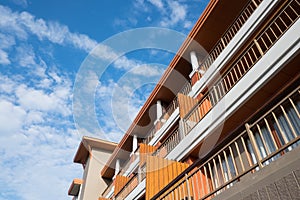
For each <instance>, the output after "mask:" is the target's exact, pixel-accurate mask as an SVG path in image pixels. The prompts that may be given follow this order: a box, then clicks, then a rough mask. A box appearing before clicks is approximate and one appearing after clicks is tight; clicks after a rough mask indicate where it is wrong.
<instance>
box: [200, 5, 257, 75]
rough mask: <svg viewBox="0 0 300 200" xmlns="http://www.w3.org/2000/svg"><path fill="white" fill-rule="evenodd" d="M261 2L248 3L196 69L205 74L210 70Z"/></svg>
mask: <svg viewBox="0 0 300 200" xmlns="http://www.w3.org/2000/svg"><path fill="white" fill-rule="evenodd" d="M261 2H262V0H253V1H249V3H248V4H247V5H246V6H245V8H244V9H243V10H242V11H241V13H240V14H239V16H238V17H237V18H236V19H235V20H234V22H233V23H232V24H231V25H230V26H229V27H228V29H227V30H226V31H225V33H224V34H223V35H222V37H221V38H220V39H219V40H218V42H217V43H216V45H215V46H214V48H213V49H212V50H211V51H210V52H209V54H208V55H207V56H206V57H205V58H204V59H203V60H202V62H201V63H200V65H199V69H198V70H199V71H203V72H205V71H207V70H208V69H209V68H210V66H211V65H212V64H213V62H214V61H215V60H216V59H217V58H218V56H219V55H220V54H221V53H222V51H223V50H224V49H225V48H226V47H227V45H228V44H229V42H230V41H231V40H232V39H233V37H234V36H235V35H236V34H237V32H238V31H239V30H240V29H241V27H242V26H243V25H244V24H245V23H246V21H247V20H248V19H249V17H250V16H251V15H252V14H253V13H254V11H255V10H256V8H257V7H258V6H259V4H260V3H261ZM202 75H203V74H202ZM199 76H200V75H199Z"/></svg>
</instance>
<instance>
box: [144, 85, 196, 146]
mask: <svg viewBox="0 0 300 200" xmlns="http://www.w3.org/2000/svg"><path fill="white" fill-rule="evenodd" d="M191 89H192V88H191V84H190V82H186V84H185V85H184V86H183V87H182V89H181V90H180V91H179V92H178V93H181V94H185V95H187V94H188V93H189V92H190V91H191ZM177 108H178V97H177V96H176V97H175V98H174V99H173V101H172V102H171V103H170V104H169V105H168V107H167V108H166V109H165V110H164V112H163V115H162V116H161V117H160V118H159V120H158V121H157V123H156V124H155V125H154V126H153V127H152V128H151V129H150V130H149V131H148V133H147V134H146V137H145V138H144V140H143V143H145V144H149V143H150V141H151V140H152V139H153V137H154V136H155V134H156V133H157V131H159V130H160V129H161V128H162V126H163V125H164V124H165V123H166V122H167V121H168V119H169V118H170V117H171V115H172V114H173V113H174V111H175V110H176V109H177Z"/></svg>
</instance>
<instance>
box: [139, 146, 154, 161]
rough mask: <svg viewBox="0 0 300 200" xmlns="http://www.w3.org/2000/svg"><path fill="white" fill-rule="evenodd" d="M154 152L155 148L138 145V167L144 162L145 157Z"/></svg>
mask: <svg viewBox="0 0 300 200" xmlns="http://www.w3.org/2000/svg"><path fill="white" fill-rule="evenodd" d="M155 150H156V147H155V146H151V145H147V144H143V143H140V166H142V165H143V164H144V163H145V162H146V157H147V156H148V155H150V154H152V153H153V152H154V151H155Z"/></svg>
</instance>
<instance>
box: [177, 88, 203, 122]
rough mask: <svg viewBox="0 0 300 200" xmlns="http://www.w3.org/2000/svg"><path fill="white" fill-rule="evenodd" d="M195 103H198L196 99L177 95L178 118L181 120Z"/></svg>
mask: <svg viewBox="0 0 300 200" xmlns="http://www.w3.org/2000/svg"><path fill="white" fill-rule="evenodd" d="M197 103H198V100H197V99H194V98H192V97H189V96H186V95H184V94H181V93H178V105H179V113H180V117H181V118H183V117H184V116H185V115H186V114H187V113H188V112H189V111H190V110H191V109H192V108H193V106H194V105H196V104H197Z"/></svg>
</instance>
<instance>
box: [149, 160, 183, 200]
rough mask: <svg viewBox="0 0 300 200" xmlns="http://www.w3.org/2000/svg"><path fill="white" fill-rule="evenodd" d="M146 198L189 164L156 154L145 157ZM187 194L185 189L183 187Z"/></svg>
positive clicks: (151, 195) (156, 191)
mask: <svg viewBox="0 0 300 200" xmlns="http://www.w3.org/2000/svg"><path fill="white" fill-rule="evenodd" d="M146 161H147V162H146V168H147V170H146V200H149V199H151V198H152V197H153V196H154V195H155V194H157V193H158V192H159V191H160V190H161V189H163V188H164V187H165V186H166V185H168V184H169V183H170V182H171V181H172V180H173V179H174V178H175V177H177V176H178V175H179V174H180V173H182V172H183V171H184V170H185V169H186V168H187V167H188V166H189V165H188V164H186V163H181V162H177V161H172V160H167V159H164V158H160V157H156V156H147V158H146ZM185 192H186V194H187V189H185Z"/></svg>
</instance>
